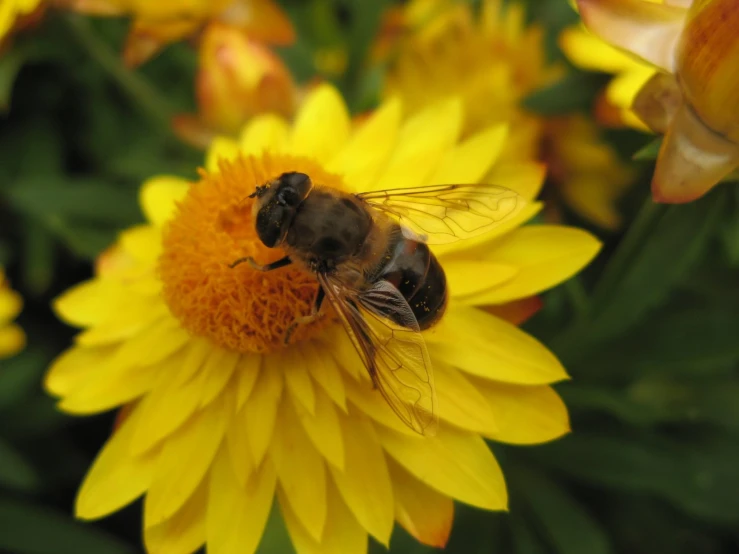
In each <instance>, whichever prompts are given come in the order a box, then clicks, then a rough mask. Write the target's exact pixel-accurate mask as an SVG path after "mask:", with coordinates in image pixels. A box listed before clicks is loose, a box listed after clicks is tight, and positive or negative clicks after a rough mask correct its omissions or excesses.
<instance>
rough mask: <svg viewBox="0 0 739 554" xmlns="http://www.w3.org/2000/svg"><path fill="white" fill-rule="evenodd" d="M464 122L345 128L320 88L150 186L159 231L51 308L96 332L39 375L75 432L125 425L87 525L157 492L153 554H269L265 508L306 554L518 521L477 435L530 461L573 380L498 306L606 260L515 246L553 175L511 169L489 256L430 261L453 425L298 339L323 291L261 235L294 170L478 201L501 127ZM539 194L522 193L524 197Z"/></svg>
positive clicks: (562, 428)
mask: <svg viewBox="0 0 739 554" xmlns="http://www.w3.org/2000/svg"><path fill="white" fill-rule="evenodd" d="M463 121H464V115H463V104H462V102H461V101H459V100H458V99H447V100H444V101H442V102H441V103H438V104H433V105H430V106H429V107H428V109H424V110H420V111H418V112H416V113H415V114H414V115H411V116H404V115H403V107H402V105H401V103H400V102H399V101H398V100H397V99H394V100H389V101H387V102H385V103H384V104H383V105H382V106H380V108H379V109H377V110H376V111H375V112H374V113H372V114H371V115H369V116H368V117H366V118H364V119H363V121H362V122H361V123H360V124H357V125H353V124H352V122H351V120H350V118H349V114H348V111H347V108H346V106H345V104H344V102H343V100H342V99H341V98H340V96H339V94H338V93H337V92H336V90H335V89H333V88H332V87H330V86H326V85H322V86H319V87H317V88H316V89H315V90H313V91H312V92H311V93H310V94H309V95H308V96H307V98H306V100H305V102H304V104H303V105H302V107H301V108H300V110H299V112H298V114H297V116H296V118H295V121H294V123H292V124H291V123H288V122H287V121H286V120H284V119H283V118H281V117H279V116H276V115H262V116H257V117H256V118H254V119H253V120H252V121H250V122H249V124H248V125H247V126H246V127H245V128H244V130H243V132H242V134H241V137H240V139H239V140H238V141H234V140H231V139H225V138H224V139H217V140H216V141H214V143H213V145H212V147H211V149H210V151H209V153H208V156H207V160H206V169H205V170H204V171H203V172H202V174H201V175H202V176H201V179H200V180H199V181H198V182H196V183H188V182H186V181H184V180H182V179H179V178H175V177H167V176H161V177H156V178H153V179H151V180H150V181H148V182H147V183H145V184H144V185H143V187H142V189H141V204H142V209H143V211H144V214H145V215H146V218H147V223H146V224H144V225H141V226H139V227H135V228H132V229H129V230H127V231H124V232H123V233H122V234H121V236H120V238H119V240H118V241H117V243H116V244H115V245H114V246H113V247H112V248H111V249H110V250H109V251H108V252H106V253H105V254H104V255H103V256H101V258H100V261H99V263H98V267H97V272H96V276H95V277H94V278H93V279H92V280H90V281H87V282H85V283H82V284H80V285H78V286H76V287H74V288H73V289H71V290H69V291H68V292H66V293H65V294H64V295H62V296H61V297H60V298H59V299H58V300H57V301H56V302H55V309H56V311H57V313H58V314H59V315H60V317H61V318H63V319H64V320H65V321H67V322H69V323H70V324H73V325H76V326H79V327H81V328H83V331H82V332H81V333H80V334H79V335H78V336H77V337H76V340H75V344H74V346H73V347H71V348H70V349H69V350H68V351H66V352H65V353H64V354H62V355H61V356H60V357H59V358H58V359H57V361H56V362H55V363H54V365H53V367H52V368H51V369H50V371H49V373H48V375H47V378H46V387H47V388H48V390H49V391H50V392H52V393H53V394H54V395H57V396H59V397H60V402H59V407H60V408H61V409H63V410H65V411H67V412H69V413H75V414H80V415H82V414H93V413H97V412H101V411H106V410H110V409H113V408H116V407H118V406H124V407H125V408H124V410H123V411H122V416H121V425H120V426H119V427H118V429H117V430H116V431H115V433H114V434H113V436H112V437H111V438H110V440H109V441H108V443H107V444H106V446H105V447H104V448H103V450H102V451H101V452H100V454H99V456H98V457H97V459H96V461H95V462H94V464H93V466H92V468H91V469H90V471H89V473H88V475H87V477H86V479H85V482H84V484H83V485H82V487H81V490H80V492H79V495H78V498H77V503H76V512H77V515H78V516H79V517H81V518H84V519H94V518H99V517H103V516H105V515H108V514H110V513H112V512H114V511H116V510H118V509H120V508H122V507H123V506H125V505H126V504H128V503H130V502H132V501H133V500H135V499H136V498H138V497H140V496H142V495H145V500H144V538H145V542H146V545H147V550H148V551H149V552H152V553H157V552H167V553H173V554H176V553H180V552H181V553H183V554H184V553H189V552H192V551H194V550H196V549H197V548H198V547H200V546H201V545H202V544H203V543H207V549H208V552H210V553H213V554H224V553H238V554H248V553H250V552H254V551H255V549H256V548H257V546H258V544H259V542H260V538H261V535H262V532H263V529H264V525H265V522H266V519H267V515H268V513H269V512H270V509H271V506H272V503H273V500H274V498H277V501H278V503H279V505H280V511H281V513H282V517H283V518H284V520H285V523H286V525H287V529H288V531H289V533H290V536H291V538H292V541H293V544H294V546H295V548H296V550H297V552H298V553H299V554H304V553H316V552H322V553H329V554H330V553H337V554H339V553H340V554H353V553H364V552H366V550H367V540H368V535H372V536H373V537H375V538H376V539H377V540H378V541H379V542H381V543H383V544H387V543H388V541H389V539H390V534H391V532H392V529H393V526H394V523H395V522H398V523H399V524H400V525H402V526H403V527H404V528H405V529H407V530H408V532H409V533H411V534H412V535H413V536H414V537H416V538H417V539H418V540H419V541H421V542H424V543H427V544H430V545H434V546H443V545H444V544H445V542H446V540H447V537H448V536H449V532H450V530H451V525H452V518H453V500H457V501H460V502H464V503H467V504H471V505H473V506H478V507H480V508H484V509H488V510H504V509H506V506H507V495H506V487H505V483H504V480H503V475H502V473H501V470H500V468H499V466H498V464H497V463H496V461H495V458H494V457H493V455H492V453H491V452H490V451H489V450H488V448H487V446H486V445H485V442H484V441H483V438H482V437H486V438H489V439H493V440H497V441H501V442H507V443H514V444H535V443H540V442H544V441H548V440H552V439H555V438H557V437H559V436H561V435H562V434H564V433H566V432H567V431H568V417H567V410H566V408H565V406H564V405H563V404H562V402H561V400H560V399H559V397H558V396H557V395H556V393H555V392H554V391H553V390H552V388H551V387H550V386H549V385H550V384H551V383H553V382H556V381H559V380H562V379H566V378H567V376H566V373H565V370H564V368H563V367H562V366H561V365H560V363H559V362H558V361H557V359H556V358H555V357H554V356H553V355H552V354H551V353H550V352H549V351H548V350H547V349H546V348H545V347H544V346H542V345H541V344H540V343H539V342H537V341H536V340H535V339H533V338H532V337H530V336H528V335H527V334H526V333H524V332H523V331H521V330H519V329H518V328H517V327H515V326H514V325H512V324H511V323H508V322H507V321H505V320H503V319H499V318H498V317H496V316H494V315H491V314H490V313H489V312H487V311H486V310H485V309H481V308H483V307H485V306H494V305H499V306H510V305H511V303H515V302H516V301H519V300H525V299H528V298H530V297H531V296H533V295H536V294H537V293H539V292H540V291H542V290H545V289H547V288H550V287H552V286H554V285H556V284H557V283H560V282H562V281H563V280H565V279H567V278H568V277H569V276H571V275H573V274H574V273H576V272H577V271H578V270H579V269H580V268H582V267H583V266H584V265H585V264H586V263H588V261H589V260H590V259H591V258H592V257H593V256H594V255H595V253H596V252H597V251H598V249H599V243H598V241H597V240H596V239H595V238H593V237H592V236H591V235H589V234H588V233H586V232H584V231H581V230H578V229H574V228H567V227H561V226H547V225H537V226H527V227H521V226H520V225H521V224H522V223H524V222H525V221H526V220H527V219H529V218H530V217H531V216H533V215H534V214H535V213H536V212H537V211H538V210H539V209H540V205H539V204H538V203H536V202H534V201H531V195H532V194H535V193H536V191H537V190H538V185H539V184H540V183H539V182H533V183H532V182H529V181H530V180H531V179H535V180H539V181H540V178H541V175H540V174H538V175H533V176H532V175H530V174H526V173H523V174H520V175H519V174H516V173H515V172H509V178H508V180H507V182H506V183H505V184H509V185H511V186H513V187H515V188H517V189H518V190H520V191H522V193H523V194H526V195H527V198H528V199H529V202H527V203H526V204H525V205H524V207H523V209H522V210H521V211H520V212H519V213H518V214H517V215H516V216H515V219H513V220H511V221H510V222H507V223H506V224H504V225H501V226H499V227H497V228H495V229H494V230H493V231H491V232H489V233H488V234H486V235H483V236H481V237H479V238H477V239H474V240H469V241H462V242H459V243H454V244H452V245H445V246H442V247H438V248H434V252H435V254H436V255H437V256H438V258H439V260H440V262H441V264H442V266H443V267H444V268H445V271H446V275H447V280H448V284H449V289H450V295H451V298H450V304H449V307H448V310H447V312H446V314H445V316H444V318H443V319H442V321H441V322H440V323H439V324H438V325H437V326H434V327H432V328H431V329H430V330H428V331H426V332H424V337H425V339H426V342H427V345H428V348H429V353H430V355H431V358H432V363H433V367H434V378H435V383H436V391H437V395H438V412H439V417H440V425H439V430H438V433H437V435H436V436H435V437H433V438H425V437H421V436H419V435H417V434H415V433H414V432H413V431H411V430H410V429H408V428H407V427H406V426H405V425H404V424H403V423H402V422H401V420H400V419H399V418H398V417H397V416H396V415H395V414H394V413H393V412H392V411H391V409H390V408H389V407H388V405H387V404H386V403H385V402H384V401H383V399H382V397H381V396H380V395H379V394H378V392H377V390H374V389H373V388H372V385H371V382H370V379H369V377H368V375H367V372H366V370H365V369H364V366H363V365H362V363H361V362H360V359H359V357H358V356H357V354H356V352H355V351H354V349H353V347H352V343H351V341H350V339H349V337H348V336H347V334H346V333H345V332H344V330H343V328H342V327H341V326H340V325H339V324H338V323H336V322H335V321H334V320H333V319H331V318H323V319H321V320H318V321H317V322H314V323H312V324H309V325H306V326H304V327H301V328H300V329H299V331H298V332H297V333H296V335H295V340H294V342H293V343H292V344H290V345H289V346H285V344H284V335H285V331H286V329H287V327H288V326H289V325H290V324H291V323H292V322H293V321H294V320H295V318H296V317H299V316H302V315H306V314H308V313H309V312H310V310H311V305H312V302H313V298H314V295H315V293H316V291H317V283H316V281H315V278H314V277H313V276H312V275H311V274H306V273H303V272H302V271H301V270H299V269H295V268H293V267H292V266H289V267H287V268H284V269H281V270H279V271H273V272H269V273H261V272H257V271H255V270H253V269H251V268H250V267H249V266H248V264H242V265H240V266H237V267H236V268H235V269H230V268H229V267H228V264H229V263H231V262H232V261H234V260H235V259H237V258H240V257H242V256H253V257H255V258H256V259H257V260H259V261H260V262H261V263H267V262H269V261H271V260H276V259H278V258H279V257H281V253H280V252H276V251H275V250H271V249H267V248H266V247H265V246H264V245H263V244H262V243H261V241H260V240H259V239H258V238H257V235H256V232H255V230H254V227H253V220H252V211H251V210H252V203H253V200H252V199H250V198H249V195H250V194H251V193H252V192H254V190H255V187H256V185H260V184H262V183H264V182H266V181H268V180H270V179H272V178H274V177H276V176H278V175H280V174H281V173H283V172H287V171H302V172H305V173H308V174H309V175H311V176H312V178H313V180H314V181H315V182H317V183H322V184H325V185H328V186H333V187H337V188H340V189H343V190H345V191H357V192H358V191H368V190H374V189H386V188H392V187H411V186H418V185H423V184H431V183H448V182H452V183H476V182H479V181H480V180H481V179H482V177H483V176H484V175H486V174H487V173H488V172H489V171H490V167H491V166H494V165H498V161H497V158H498V156H499V154H500V152H501V150H502V148H503V145H504V142H505V127H504V126H500V125H494V126H490V127H487V128H483V129H481V130H480V131H479V132H476V133H473V134H471V135H470V136H469V137H467V138H464V139H463V138H461V137H462V127H463ZM527 191H528V192H527Z"/></svg>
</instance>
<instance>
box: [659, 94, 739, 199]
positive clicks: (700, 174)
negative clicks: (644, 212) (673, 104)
mask: <svg viewBox="0 0 739 554" xmlns="http://www.w3.org/2000/svg"><path fill="white" fill-rule="evenodd" d="M737 167H739V146H738V145H736V144H734V143H732V142H729V141H727V140H725V139H724V138H722V137H721V136H719V135H717V134H716V133H714V132H713V131H711V130H710V129H708V128H707V127H706V126H705V125H704V124H703V123H702V122H701V121H700V120H699V119H698V118H697V117H696V116H695V114H694V112H693V110H691V109H690V108H689V107H688V106H685V105H683V106H681V107H680V109H679V110H678V111H677V114H676V115H675V117H674V119H673V120H672V124H671V125H670V128H669V130H668V131H667V134H666V135H665V139H664V142H663V143H662V148H661V150H660V152H659V156H658V157H657V167H656V168H655V170H654V177H653V179H652V196H653V198H654V200H655V201H656V202H668V203H677V204H679V203H683V202H690V201H692V200H695V199H696V198H700V197H701V196H703V195H704V194H705V193H706V192H708V191H709V190H711V188H713V187H714V186H715V185H717V184H718V183H719V181H721V179H723V178H724V177H726V176H727V175H728V174H729V173H731V171H733V170H734V169H735V168H737Z"/></svg>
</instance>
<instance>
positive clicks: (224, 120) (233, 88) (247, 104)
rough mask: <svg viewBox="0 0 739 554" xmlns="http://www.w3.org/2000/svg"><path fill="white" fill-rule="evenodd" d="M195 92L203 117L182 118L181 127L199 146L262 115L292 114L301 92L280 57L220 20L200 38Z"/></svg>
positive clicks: (178, 124) (177, 123)
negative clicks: (298, 92) (297, 96)
mask: <svg viewBox="0 0 739 554" xmlns="http://www.w3.org/2000/svg"><path fill="white" fill-rule="evenodd" d="M195 93H196V95H197V100H198V104H199V108H200V113H199V117H193V116H187V115H183V116H178V117H177V118H176V119H175V128H176V129H177V130H178V131H179V132H180V135H182V136H183V137H184V138H187V139H189V140H190V142H193V143H194V144H196V145H198V146H207V144H208V143H209V142H210V140H212V138H213V137H214V136H216V135H218V134H220V135H236V134H238V132H239V130H240V129H241V127H242V126H243V125H244V123H246V121H247V120H248V119H249V118H251V117H253V116H254V115H256V114H259V113H275V114H278V115H282V116H285V117H289V116H291V115H292V114H293V111H294V109H295V103H296V95H297V91H296V87H295V84H294V83H293V80H292V77H291V75H290V73H289V71H288V69H287V68H286V67H285V64H284V63H283V62H282V60H280V58H279V57H277V56H276V55H275V54H273V53H272V52H271V51H270V50H269V49H268V48H267V47H266V46H265V45H264V44H263V43H261V42H257V41H254V40H252V39H250V38H249V37H247V36H246V35H245V34H244V33H243V32H242V31H241V30H239V29H236V28H234V27H231V26H228V25H223V24H220V23H211V24H210V25H208V26H207V27H206V29H205V30H204V31H203V34H202V36H201V38H200V56H199V68H198V74H197V77H196V87H195ZM201 137H202V138H201Z"/></svg>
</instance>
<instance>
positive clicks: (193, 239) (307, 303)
mask: <svg viewBox="0 0 739 554" xmlns="http://www.w3.org/2000/svg"><path fill="white" fill-rule="evenodd" d="M289 171H300V172H303V173H306V174H308V175H310V176H311V178H312V180H313V182H314V183H316V184H320V185H324V186H330V187H335V188H344V185H343V183H342V182H341V179H340V178H339V177H337V176H336V175H333V174H330V173H328V172H326V171H325V170H323V169H322V168H321V167H320V166H319V165H318V164H316V163H315V162H313V161H311V160H309V159H306V158H299V157H291V156H275V155H268V154H264V155H263V156H259V157H253V156H250V157H240V158H237V159H235V160H233V161H221V163H220V167H219V170H218V171H216V172H205V171H201V175H200V176H201V178H200V181H198V182H196V183H195V184H193V185H192V186H191V188H190V189H189V191H188V193H187V195H186V196H185V198H184V199H183V200H182V201H181V202H180V204H179V206H178V207H177V211H176V213H175V216H174V217H173V219H172V220H171V221H170V223H169V224H168V225H167V227H166V228H165V230H164V236H163V250H162V254H161V257H160V259H159V267H158V270H159V275H160V278H161V280H162V283H163V296H164V300H165V301H166V303H167V305H168V306H169V309H170V310H171V312H172V313H173V314H174V315H175V317H177V318H178V319H179V320H180V322H181V324H182V326H183V327H184V328H185V329H187V330H188V331H189V332H190V333H191V334H193V335H196V336H201V337H206V338H208V339H210V340H212V341H213V342H214V343H216V344H218V345H219V346H222V347H224V348H227V349H229V350H233V351H238V352H258V353H266V352H271V351H274V350H278V349H280V348H282V347H283V346H285V344H286V333H287V331H288V329H289V328H290V327H291V325H292V324H293V323H294V322H295V320H296V319H297V318H299V317H301V316H306V315H308V314H310V313H311V310H312V307H313V303H314V300H315V297H316V294H317V292H318V283H317V281H316V279H315V277H314V276H313V275H312V274H311V273H310V272H309V271H307V270H305V269H302V268H300V267H298V266H295V265H290V266H287V267H283V268H281V269H276V270H273V271H268V272H262V271H258V270H255V269H253V268H251V267H250V266H249V265H248V264H246V263H243V264H240V265H237V266H236V267H234V268H231V267H229V264H231V263H233V262H234V261H236V260H238V259H239V258H243V257H247V256H251V257H253V258H254V259H255V260H256V261H257V263H259V264H268V263H270V262H273V261H275V260H278V259H280V258H282V257H283V256H284V255H285V253H284V252H283V251H282V250H280V249H278V248H267V247H266V246H264V244H262V242H261V241H260V240H259V237H258V236H257V233H256V230H255V228H254V221H253V217H254V216H253V214H252V207H253V203H254V200H253V199H252V198H249V195H250V194H252V193H253V192H254V190H255V189H256V187H257V185H263V184H265V183H267V182H269V181H271V180H273V179H275V178H277V177H279V176H280V175H281V174H282V173H285V172H289ZM326 309H327V306H324V307H323V308H322V311H325V310H326ZM331 321H332V318H331V317H326V316H324V317H321V318H319V319H318V320H316V321H314V322H312V323H308V324H303V325H299V326H298V327H297V328H296V329H295V332H294V333H292V335H291V338H290V342H295V341H300V340H307V339H310V338H311V337H314V336H316V335H317V334H319V333H320V332H321V331H322V329H323V328H325V327H326V325H329V324H330V323H331Z"/></svg>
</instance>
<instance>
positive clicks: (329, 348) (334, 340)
mask: <svg viewBox="0 0 739 554" xmlns="http://www.w3.org/2000/svg"><path fill="white" fill-rule="evenodd" d="M319 341H320V344H321V347H320V348H325V350H324V352H330V353H331V355H332V356H333V358H334V360H335V361H336V363H337V365H338V366H339V368H340V371H341V372H342V373H345V374H347V375H350V376H351V377H352V378H354V380H356V381H362V382H366V383H369V382H370V377H369V373H368V372H367V370H366V369H365V367H364V364H363V363H362V359H361V358H360V357H359V354H357V350H356V348H354V345H353V344H352V341H351V340H350V339H349V335H347V333H346V331H345V330H344V328H343V327H342V326H341V325H335V326H333V327H332V328H329V329H326V332H325V333H323V334H322V335H321V337H320V338H319ZM319 351H320V350H319Z"/></svg>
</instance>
